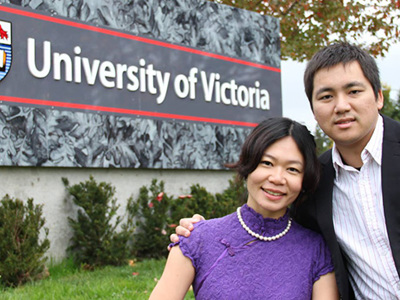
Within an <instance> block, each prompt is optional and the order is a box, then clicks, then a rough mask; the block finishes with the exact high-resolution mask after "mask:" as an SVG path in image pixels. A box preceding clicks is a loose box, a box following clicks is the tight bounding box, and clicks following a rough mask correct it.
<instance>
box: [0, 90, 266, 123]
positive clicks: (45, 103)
mask: <svg viewBox="0 0 400 300" xmlns="http://www.w3.org/2000/svg"><path fill="white" fill-rule="evenodd" d="M0 101H5V102H13V103H25V104H34V105H43V106H53V107H64V108H74V109H80V110H91V111H104V112H111V113H118V114H128V115H137V116H146V117H155V118H165V119H177V120H185V121H196V122H206V123H215V124H224V125H237V126H246V127H255V126H257V125H258V124H257V123H250V122H241V121H232V120H220V119H213V118H205V117H196V116H184V115H175V114H169V113H161V112H152V111H143V110H136V109H127V108H117V107H105V106H97V105H88V104H79V103H68V102H59V101H51V100H42V99H29V98H20V97H12V96H2V95H0Z"/></svg>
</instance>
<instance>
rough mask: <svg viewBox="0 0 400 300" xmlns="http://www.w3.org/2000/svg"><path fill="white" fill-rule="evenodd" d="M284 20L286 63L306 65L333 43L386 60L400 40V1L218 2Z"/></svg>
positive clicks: (282, 39)
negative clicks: (358, 48) (356, 46)
mask: <svg viewBox="0 0 400 300" xmlns="http://www.w3.org/2000/svg"><path fill="white" fill-rule="evenodd" d="M213 2H217V3H222V4H226V5H230V6H234V7H238V8H243V9H247V10H251V11H255V12H258V13H260V14H263V15H268V16H273V17H276V18H278V19H279V20H280V26H281V53H282V59H287V58H291V59H293V60H297V61H304V60H307V59H309V58H311V56H312V55H313V54H314V53H315V52H316V51H317V50H319V49H320V48H322V47H323V46H326V45H327V44H328V43H330V42H332V41H348V42H351V43H355V44H359V45H360V46H362V47H363V48H364V49H366V50H367V51H369V52H370V53H371V54H372V55H373V56H383V55H384V54H385V53H386V52H387V51H388V49H389V46H390V45H391V44H393V43H394V42H397V40H398V38H399V22H397V20H398V19H399V15H400V10H399V8H400V0H387V1H343V0H317V1H312V0H302V1H299V0H298V1H294V0H279V1H278V0H273V1H266V0H214V1H213Z"/></svg>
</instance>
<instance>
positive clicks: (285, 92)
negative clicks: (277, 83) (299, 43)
mask: <svg viewBox="0 0 400 300" xmlns="http://www.w3.org/2000/svg"><path fill="white" fill-rule="evenodd" d="M376 62H377V64H378V67H379V70H380V76H381V82H382V84H386V85H389V86H390V87H391V88H392V93H391V97H392V98H394V99H397V95H398V92H399V91H400V76H399V71H398V70H399V67H400V44H394V45H392V46H391V47H390V48H389V52H388V53H387V54H386V55H385V57H383V58H377V59H376ZM305 67H306V63H298V62H294V61H291V60H286V61H282V62H281V80H282V106H283V116H284V117H288V118H292V119H294V120H296V121H298V122H300V123H302V124H304V125H306V126H307V127H308V129H309V130H310V131H311V132H313V133H314V131H315V126H316V124H317V123H316V122H315V120H314V116H313V114H312V113H311V109H310V105H309V102H308V99H307V97H306V94H305V92H304V86H303V74H304V70H305Z"/></svg>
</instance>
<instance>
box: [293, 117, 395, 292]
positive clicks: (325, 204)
mask: <svg viewBox="0 0 400 300" xmlns="http://www.w3.org/2000/svg"><path fill="white" fill-rule="evenodd" d="M383 124H384V134H383V149H382V194H383V206H384V214H385V220H386V228H387V232H388V236H389V241H390V246H391V248H392V254H393V257H394V261H395V265H396V269H397V273H398V274H400V123H399V122H396V121H394V120H392V119H390V118H388V117H386V116H383ZM320 162H321V165H322V176H321V180H320V183H319V186H318V188H317V191H316V192H315V194H314V195H313V197H311V198H309V199H307V200H306V201H305V202H304V203H302V204H300V205H293V206H292V214H293V217H294V218H295V220H296V221H297V222H299V223H300V224H302V225H303V226H305V227H308V228H311V229H313V230H315V231H318V232H320V233H321V234H322V235H323V236H324V238H325V240H326V242H327V244H328V246H329V248H330V250H331V253H332V259H333V263H334V266H335V273H336V281H337V284H338V288H339V292H340V295H341V297H342V299H354V292H353V290H352V288H351V285H350V282H349V279H348V273H347V267H346V261H345V257H344V256H343V253H342V250H341V248H340V246H339V244H338V242H337V240H336V236H335V232H334V228H333V220H332V192H333V181H334V177H335V171H334V168H333V164H332V151H331V150H328V151H326V152H325V153H323V154H322V155H321V156H320Z"/></svg>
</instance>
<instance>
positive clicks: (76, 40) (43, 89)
mask: <svg viewBox="0 0 400 300" xmlns="http://www.w3.org/2000/svg"><path fill="white" fill-rule="evenodd" d="M11 29H12V31H11ZM11 62H12V63H11ZM6 75H7V76H6ZM0 80H1V81H0V100H1V101H3V103H10V104H13V105H14V104H15V105H24V106H35V107H36V106H39V107H43V106H44V107H52V108H57V109H63V110H72V111H95V112H102V113H106V114H107V113H110V114H122V115H133V116H135V117H142V116H143V117H145V118H156V119H174V120H184V121H194V122H206V123H214V124H223V125H235V126H244V127H249V126H250V127H252V126H255V125H256V124H257V123H258V122H259V121H261V120H263V119H265V118H266V117H268V116H277V115H281V114H282V104H281V83H280V69H278V68H275V67H271V66H268V65H265V64H260V63H255V62H252V61H248V60H242V59H237V58H233V57H229V56H224V55H219V54H216V53H211V52H206V51H202V50H199V49H196V48H191V47H184V46H181V45H177V44H172V43H167V42H164V41H160V40H156V39H149V38H145V37H141V36H136V35H132V34H130V33H126V32H123V31H118V30H114V29H108V28H103V27H99V26H94V25H88V24H86V23H81V22H78V21H72V20H71V19H66V18H61V17H55V16H51V15H49V14H45V13H39V12H37V11H35V12H33V11H31V10H27V9H21V8H18V9H17V8H15V6H11V5H0Z"/></svg>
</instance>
